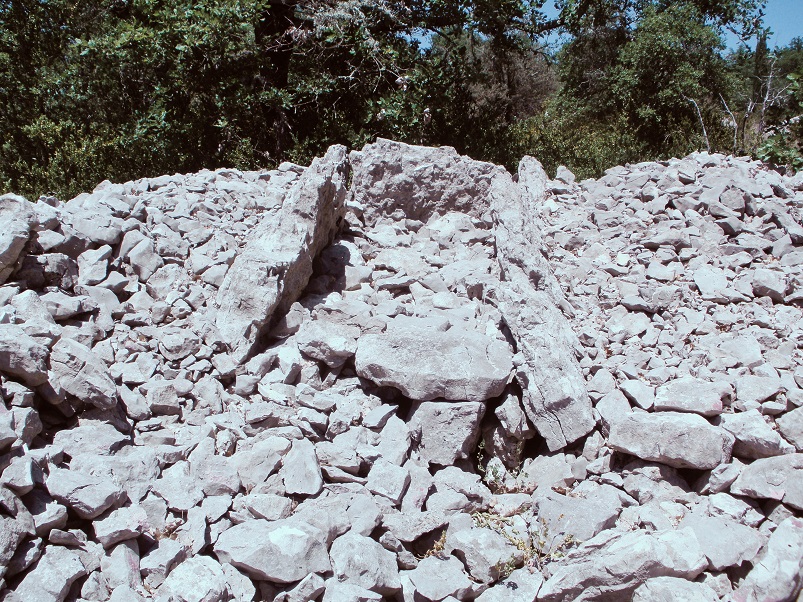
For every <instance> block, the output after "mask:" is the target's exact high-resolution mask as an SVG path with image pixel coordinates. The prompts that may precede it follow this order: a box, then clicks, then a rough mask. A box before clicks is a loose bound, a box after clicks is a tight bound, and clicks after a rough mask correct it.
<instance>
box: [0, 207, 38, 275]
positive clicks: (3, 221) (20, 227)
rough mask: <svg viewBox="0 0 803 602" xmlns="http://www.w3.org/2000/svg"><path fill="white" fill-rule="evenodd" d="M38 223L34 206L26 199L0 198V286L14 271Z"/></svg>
mask: <svg viewBox="0 0 803 602" xmlns="http://www.w3.org/2000/svg"><path fill="white" fill-rule="evenodd" d="M38 221H39V220H38V219H37V216H36V211H34V206H33V205H32V204H31V203H29V202H28V200H27V199H24V198H23V197H21V196H17V195H16V194H4V195H2V196H0V284H3V283H4V282H5V281H6V280H8V277H9V276H10V275H11V273H12V272H13V271H14V268H15V267H16V263H17V260H18V259H19V258H20V254H21V253H22V250H23V248H24V247H25V244H26V243H27V242H28V239H29V238H30V235H31V230H33V229H34V228H36V226H37V225H38Z"/></svg>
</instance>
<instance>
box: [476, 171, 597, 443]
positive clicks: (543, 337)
mask: <svg viewBox="0 0 803 602" xmlns="http://www.w3.org/2000/svg"><path fill="white" fill-rule="evenodd" d="M546 187H547V177H546V174H545V173H544V170H543V168H542V167H541V165H540V163H538V162H537V161H535V159H532V158H530V157H525V158H524V159H522V163H521V166H520V167H519V183H518V184H516V183H515V182H513V180H512V178H511V177H510V175H509V174H507V173H503V174H499V175H497V176H496V177H495V178H494V179H493V181H492V184H491V188H490V191H489V196H490V204H491V208H492V212H493V219H494V224H495V229H494V233H495V236H496V247H497V254H498V261H499V266H500V268H501V271H502V282H501V283H500V284H499V285H498V286H497V287H496V290H495V291H494V292H493V294H495V295H496V298H497V301H498V307H499V310H500V311H501V313H502V317H503V319H504V321H505V323H506V324H507V326H508V328H510V332H511V334H512V335H513V338H514V339H515V341H516V344H517V346H518V354H519V357H520V358H521V359H520V360H519V361H518V362H517V377H518V381H519V383H520V384H521V386H522V389H523V391H522V402H523V404H524V409H525V411H526V413H527V417H528V418H529V419H530V420H531V421H532V423H533V425H534V426H535V428H536V429H537V430H538V432H539V434H540V435H541V436H542V437H543V438H544V439H545V440H546V443H547V446H548V447H549V449H550V451H555V450H558V449H561V448H563V447H565V446H566V445H567V444H569V443H571V442H573V441H576V440H577V439H579V438H580V437H582V436H584V435H586V434H587V433H589V432H590V431H591V429H593V428H594V424H595V422H594V418H593V415H592V410H591V400H590V398H589V397H588V392H587V391H586V387H585V379H584V378H583V373H582V371H581V369H580V365H579V363H578V362H577V358H576V357H575V355H574V348H575V346H576V345H577V339H576V336H575V334H574V332H573V331H572V329H571V326H570V325H569V322H568V320H567V319H566V317H565V316H564V315H563V313H561V310H560V309H559V306H560V307H561V308H563V309H565V310H566V311H567V312H571V309H570V307H569V306H568V303H567V302H566V300H565V299H564V298H563V294H562V293H561V291H560V286H559V285H558V283H557V281H556V280H555V277H554V275H553V274H552V272H551V271H550V268H549V264H548V263H547V261H546V259H545V258H544V256H543V255H542V254H541V250H542V248H543V243H542V241H541V238H540V235H539V220H538V218H537V214H536V206H537V204H539V203H541V202H543V200H544V198H545V196H546Z"/></svg>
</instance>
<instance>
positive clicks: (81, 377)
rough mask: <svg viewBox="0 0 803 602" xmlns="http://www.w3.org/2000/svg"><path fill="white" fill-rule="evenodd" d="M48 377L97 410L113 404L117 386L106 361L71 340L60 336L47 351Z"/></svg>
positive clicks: (115, 399)
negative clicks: (49, 350)
mask: <svg viewBox="0 0 803 602" xmlns="http://www.w3.org/2000/svg"><path fill="white" fill-rule="evenodd" d="M50 367H51V370H52V374H53V376H52V379H54V380H55V381H56V382H58V386H59V387H61V388H62V389H63V390H64V391H66V392H67V393H69V394H70V395H74V396H75V397H77V398H78V399H80V400H81V401H82V402H84V403H87V404H91V405H94V406H96V407H98V408H100V409H110V408H113V407H114V406H115V405H117V387H116V386H115V384H114V381H113V380H112V379H111V377H110V376H109V373H108V370H107V369H106V364H104V363H103V360H101V359H100V358H99V357H98V356H97V355H96V354H95V353H93V352H92V351H91V350H90V349H89V348H88V347H86V346H85V345H82V344H81V343H79V342H77V341H74V340H72V339H64V338H63V339H61V340H59V342H58V343H56V344H55V345H54V346H53V350H52V352H51V354H50Z"/></svg>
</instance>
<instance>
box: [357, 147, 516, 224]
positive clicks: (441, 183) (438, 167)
mask: <svg viewBox="0 0 803 602" xmlns="http://www.w3.org/2000/svg"><path fill="white" fill-rule="evenodd" d="M349 160H350V161H351V165H352V169H353V170H354V175H353V183H352V186H351V202H352V203H356V204H357V205H358V206H359V207H360V208H361V214H362V218H363V220H364V221H365V223H366V224H368V225H373V224H375V223H376V222H377V221H378V220H379V219H380V218H381V217H383V216H389V215H394V214H397V215H398V216H399V217H406V218H408V219H415V220H420V221H423V222H426V221H427V220H428V219H429V218H430V217H431V216H432V215H433V214H439V215H443V214H445V213H447V212H449V211H460V212H462V213H467V214H469V215H472V216H474V217H477V218H479V217H481V216H482V215H483V214H484V213H485V212H486V211H487V210H488V207H489V205H488V188H489V186H490V180H491V178H492V176H493V175H494V174H497V173H499V172H501V171H503V170H502V168H500V167H499V166H497V165H493V164H491V163H482V162H480V161H474V160H473V159H469V158H468V157H462V156H460V155H459V154H458V153H457V152H456V151H455V149H453V148H451V147H441V148H428V147H424V146H411V145H409V144H404V143H402V142H393V141H391V140H385V139H383V138H379V139H377V141H376V142H375V143H373V144H368V145H366V146H365V147H363V149H362V150H361V151H352V152H351V153H350V154H349Z"/></svg>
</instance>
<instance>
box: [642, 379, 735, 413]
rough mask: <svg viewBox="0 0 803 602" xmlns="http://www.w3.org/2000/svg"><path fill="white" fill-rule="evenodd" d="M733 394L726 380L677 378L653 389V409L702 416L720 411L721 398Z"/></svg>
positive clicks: (726, 397)
mask: <svg viewBox="0 0 803 602" xmlns="http://www.w3.org/2000/svg"><path fill="white" fill-rule="evenodd" d="M731 395H733V389H732V388H731V386H730V385H729V384H728V383H726V382H708V381H705V380H702V379H699V378H694V377H691V376H687V377H683V378H677V379H675V380H672V381H670V382H668V383H667V384H665V385H662V386H660V387H658V389H657V390H656V391H655V406H654V407H655V410H656V411H663V410H670V411H675V412H694V413H697V414H701V415H703V416H715V415H717V414H721V413H722V406H723V404H722V400H723V399H728V398H730V396H731Z"/></svg>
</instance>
